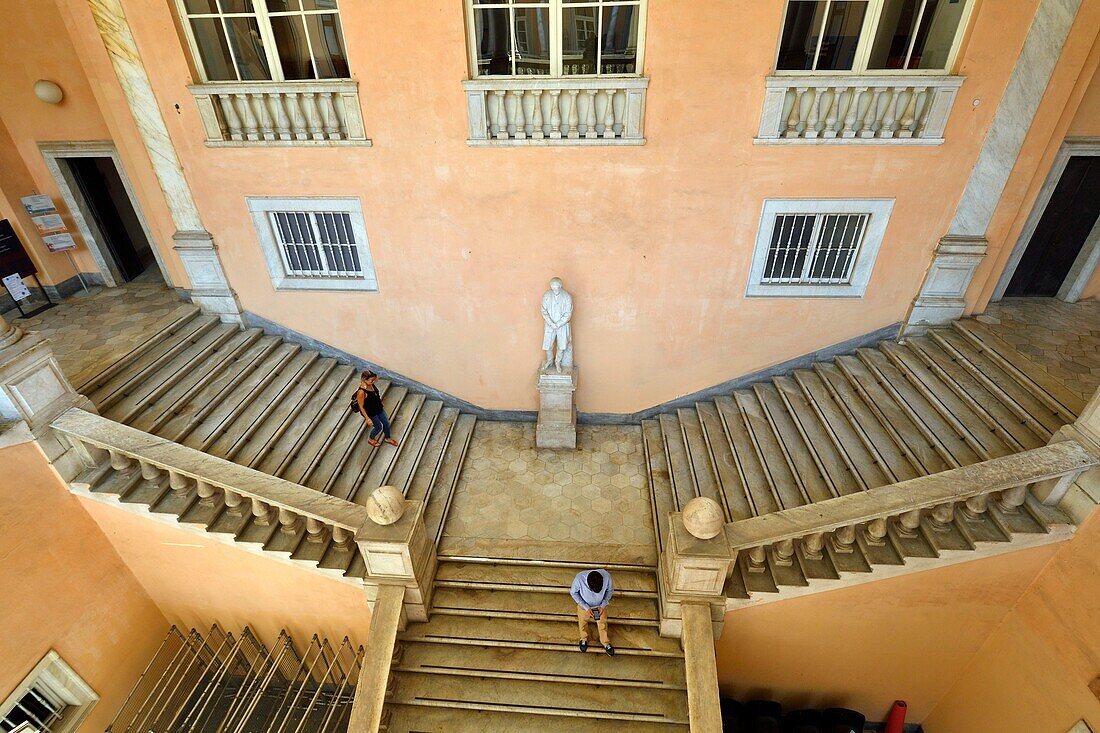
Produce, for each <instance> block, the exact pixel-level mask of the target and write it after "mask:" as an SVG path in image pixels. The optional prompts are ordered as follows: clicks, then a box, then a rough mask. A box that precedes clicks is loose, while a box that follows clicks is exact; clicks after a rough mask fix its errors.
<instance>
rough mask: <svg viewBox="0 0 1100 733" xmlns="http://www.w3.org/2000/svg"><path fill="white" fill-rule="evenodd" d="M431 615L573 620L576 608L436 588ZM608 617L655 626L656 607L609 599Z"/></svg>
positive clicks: (526, 596) (566, 602) (551, 600)
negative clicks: (461, 614) (526, 615)
mask: <svg viewBox="0 0 1100 733" xmlns="http://www.w3.org/2000/svg"><path fill="white" fill-rule="evenodd" d="M432 610H433V612H435V613H466V614H469V615H478V616H490V617H500V616H503V615H504V614H509V616H510V617H513V618H521V617H522V616H523V615H524V614H532V615H537V616H538V617H540V618H553V619H557V618H561V619H563V620H568V619H571V618H572V619H576V617H577V605H576V603H574V602H573V600H572V599H571V598H570V597H569V596H568V595H567V594H566V595H556V594H550V593H529V592H523V591H512V590H486V589H472V588H437V589H436V591H435V593H434V594H433V596H432ZM608 616H609V617H610V618H614V619H615V620H616V621H618V622H620V623H627V622H641V623H651V624H655V623H657V619H658V614H657V604H656V603H655V602H654V601H653V600H652V599H649V598H632V597H629V596H627V597H619V596H616V597H613V598H612V599H611V603H610V605H609V608H608Z"/></svg>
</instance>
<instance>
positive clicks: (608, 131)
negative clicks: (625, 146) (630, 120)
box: [603, 89, 616, 140]
mask: <svg viewBox="0 0 1100 733" xmlns="http://www.w3.org/2000/svg"><path fill="white" fill-rule="evenodd" d="M615 93H616V91H615V90H614V89H607V90H605V91H604V97H605V98H606V99H607V104H606V106H604V108H603V136H604V139H607V140H611V139H614V137H615Z"/></svg>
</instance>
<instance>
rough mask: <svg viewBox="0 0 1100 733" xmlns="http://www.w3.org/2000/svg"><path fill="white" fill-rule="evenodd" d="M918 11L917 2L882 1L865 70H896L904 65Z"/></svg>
mask: <svg viewBox="0 0 1100 733" xmlns="http://www.w3.org/2000/svg"><path fill="white" fill-rule="evenodd" d="M918 10H920V0H884V2H883V3H882V15H881V17H880V18H879V22H878V30H877V31H876V32H875V42H874V45H872V46H871V58H870V59H869V60H868V62H867V68H869V69H900V68H902V67H903V66H904V65H905V54H906V53H907V52H908V50H909V42H910V41H911V40H912V35H913V27H914V26H915V25H916V22H917V11H918Z"/></svg>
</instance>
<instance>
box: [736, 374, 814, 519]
mask: <svg viewBox="0 0 1100 733" xmlns="http://www.w3.org/2000/svg"><path fill="white" fill-rule="evenodd" d="M752 389H753V392H754V393H755V394H756V398H757V400H759V401H760V405H761V407H762V408H763V410H764V414H765V415H766V416H767V419H768V422H769V423H770V424H771V426H772V431H773V432H774V433H775V437H776V438H777V439H778V443H779V446H780V448H781V449H782V452H783V455H784V456H785V458H786V459H787V463H788V465H790V466H791V468H792V469H793V471H792V472H793V474H794V478H795V479H796V481H797V482H798V484H799V488H800V490H801V493H802V495H803V497H804V498H805V499H806V500H807V501H824V500H826V499H831V498H832V497H833V494H832V491H831V490H830V487H829V484H828V483H827V482H826V480H825V476H824V475H823V473H822V471H821V469H820V467H819V466H818V465H817V462H816V460H815V456H814V453H813V451H812V450H811V449H810V447H809V445H808V444H807V443H806V441H805V438H803V436H802V433H801V431H800V430H799V426H798V423H797V422H796V421H795V419H794V416H793V415H791V414H790V412H789V411H788V409H787V404H786V403H785V402H784V401H783V396H782V395H781V394H780V393H779V389H778V388H777V387H776V386H775V385H774V384H770V383H765V384H754V385H753V387H752Z"/></svg>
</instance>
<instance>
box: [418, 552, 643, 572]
mask: <svg viewBox="0 0 1100 733" xmlns="http://www.w3.org/2000/svg"><path fill="white" fill-rule="evenodd" d="M436 559H437V560H438V561H439V562H440V563H445V562H465V563H483V564H486V565H526V566H529V567H543V568H576V569H577V570H584V569H592V568H596V567H600V568H603V569H604V570H607V571H609V572H610V571H613V570H632V571H637V572H643V573H656V572H657V566H656V565H642V564H623V563H602V564H598V565H597V564H594V563H582V562H575V561H571V560H536V559H534V558H517V557H477V556H473V555H448V554H439V555H437V556H436Z"/></svg>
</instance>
